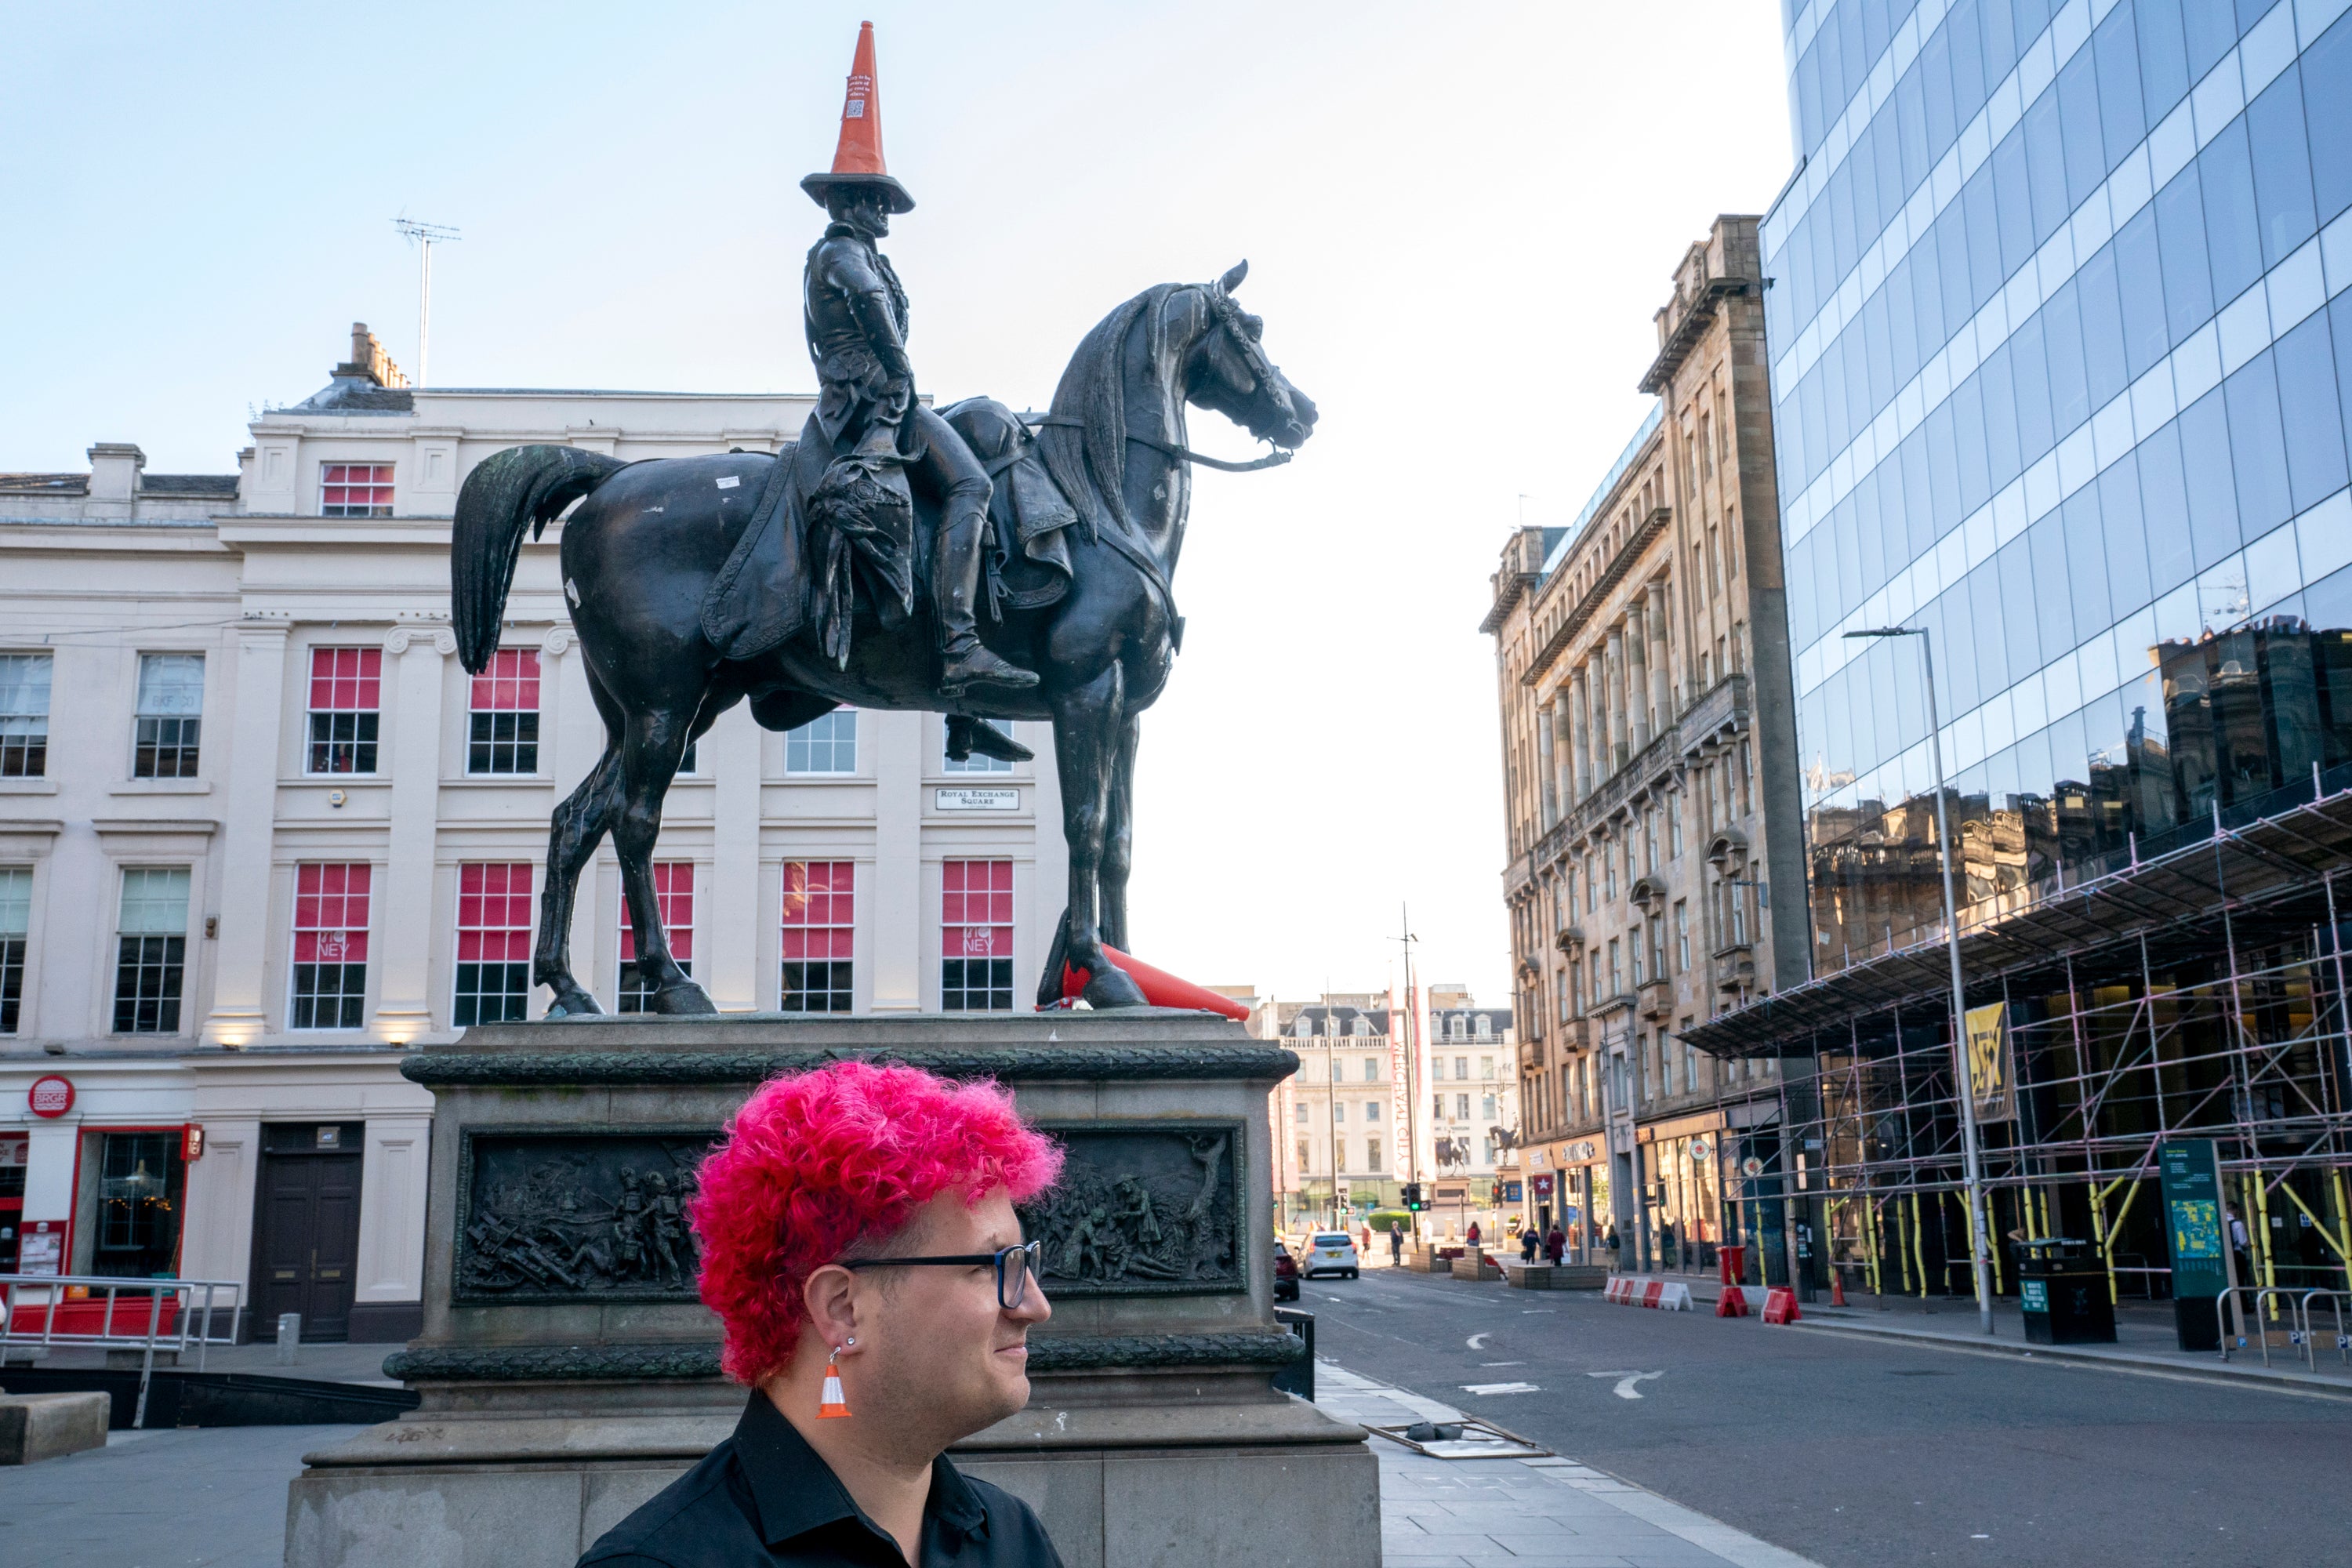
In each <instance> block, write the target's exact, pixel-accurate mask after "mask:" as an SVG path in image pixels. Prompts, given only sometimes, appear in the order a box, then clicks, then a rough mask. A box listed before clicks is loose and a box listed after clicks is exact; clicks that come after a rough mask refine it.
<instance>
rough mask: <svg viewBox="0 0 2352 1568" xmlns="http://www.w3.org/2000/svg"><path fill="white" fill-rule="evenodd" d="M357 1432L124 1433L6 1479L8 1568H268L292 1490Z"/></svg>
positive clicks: (3, 1546)
mask: <svg viewBox="0 0 2352 1568" xmlns="http://www.w3.org/2000/svg"><path fill="white" fill-rule="evenodd" d="M354 1430H355V1428H353V1427H350V1426H213V1427H203V1428H190V1429H188V1430H186V1431H173V1432H116V1433H113V1434H111V1435H110V1436H109V1437H108V1439H107V1444H106V1447H103V1448H92V1449H89V1450H88V1451H87V1452H84V1453H79V1454H68V1455H67V1456H66V1457H65V1458H62V1459H45V1460H43V1461H42V1462H41V1463H39V1464H37V1465H26V1466H24V1467H22V1468H7V1469H0V1563H33V1562H42V1563H72V1564H74V1568H215V1565H217V1568H269V1565H271V1564H273V1563H279V1562H282V1561H284V1559H285V1552H286V1548H285V1542H286V1483H287V1482H289V1481H290V1480H292V1479H294V1478H295V1477H296V1476H297V1475H299V1473H300V1472H301V1469H302V1456H303V1455H304V1454H305V1453H306V1452H308V1451H309V1450H310V1449H312V1448H322V1447H326V1446H327V1445H328V1444H330V1443H333V1442H339V1441H341V1439H342V1438H345V1437H348V1436H351V1434H352V1432H353V1431H354Z"/></svg>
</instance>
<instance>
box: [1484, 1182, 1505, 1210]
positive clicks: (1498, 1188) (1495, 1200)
mask: <svg viewBox="0 0 2352 1568" xmlns="http://www.w3.org/2000/svg"><path fill="white" fill-rule="evenodd" d="M1487 1201H1488V1202H1489V1203H1491V1204H1492V1205H1494V1206H1495V1207H1496V1208H1500V1207H1502V1206H1503V1182H1502V1178H1501V1177H1499V1176H1498V1177H1496V1179H1495V1188H1494V1194H1493V1196H1492V1197H1490V1198H1489V1199H1488V1200H1487Z"/></svg>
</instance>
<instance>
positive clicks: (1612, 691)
mask: <svg viewBox="0 0 2352 1568" xmlns="http://www.w3.org/2000/svg"><path fill="white" fill-rule="evenodd" d="M1602 658H1603V661H1604V665H1603V667H1604V668H1606V670H1607V671H1608V685H1609V742H1608V746H1609V750H1608V760H1607V761H1606V763H1604V764H1603V765H1602V767H1601V773H1602V776H1604V777H1605V776H1607V775H1608V774H1611V773H1615V772H1616V771H1617V770H1618V769H1619V768H1622V767H1623V766H1624V765H1625V763H1627V762H1628V761H1629V760H1630V759H1631V756H1632V753H1631V752H1628V751H1627V750H1626V742H1627V741H1628V739H1630V736H1629V734H1628V732H1627V731H1626V728H1625V628H1624V627H1623V626H1612V627H1610V628H1609V647H1608V652H1607V653H1606V654H1604V655H1603V656H1602Z"/></svg>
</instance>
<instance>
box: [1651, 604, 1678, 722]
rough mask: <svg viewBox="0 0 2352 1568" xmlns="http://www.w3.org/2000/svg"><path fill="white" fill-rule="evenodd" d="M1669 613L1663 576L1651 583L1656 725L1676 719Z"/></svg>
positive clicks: (1652, 676) (1653, 690) (1673, 664)
mask: <svg viewBox="0 0 2352 1568" xmlns="http://www.w3.org/2000/svg"><path fill="white" fill-rule="evenodd" d="M1668 616H1669V613H1668V611H1667V608H1666V584H1665V582H1664V579H1660V580H1659V581H1658V582H1655V583H1653V584H1650V700H1651V702H1652V703H1654V704H1655V705H1656V708H1657V710H1658V718H1657V726H1658V728H1659V729H1660V730H1664V728H1665V727H1666V726H1667V725H1669V724H1671V723H1673V722H1674V721H1675V688H1674V668H1675V663H1674V650H1673V648H1672V647H1671V646H1670V645H1669V641H1668V637H1667V631H1668V629H1669V624H1670V623H1669V618H1668Z"/></svg>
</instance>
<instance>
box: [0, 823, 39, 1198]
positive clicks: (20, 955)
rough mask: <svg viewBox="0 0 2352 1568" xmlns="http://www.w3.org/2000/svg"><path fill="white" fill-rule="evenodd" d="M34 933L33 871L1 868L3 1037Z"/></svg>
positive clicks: (11, 1027)
mask: <svg viewBox="0 0 2352 1568" xmlns="http://www.w3.org/2000/svg"><path fill="white" fill-rule="evenodd" d="M32 929H33V868H31V867H30V866H0V1035H13V1034H15V1033H16V1025H17V1020H18V1018H19V1016H20V1014H19V1009H21V1008H22V1007H23V1005H24V1002H25V946H26V942H27V941H28V940H29V939H30V937H31V935H32ZM6 1195H7V1194H5V1193H0V1197H5V1196H6Z"/></svg>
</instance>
